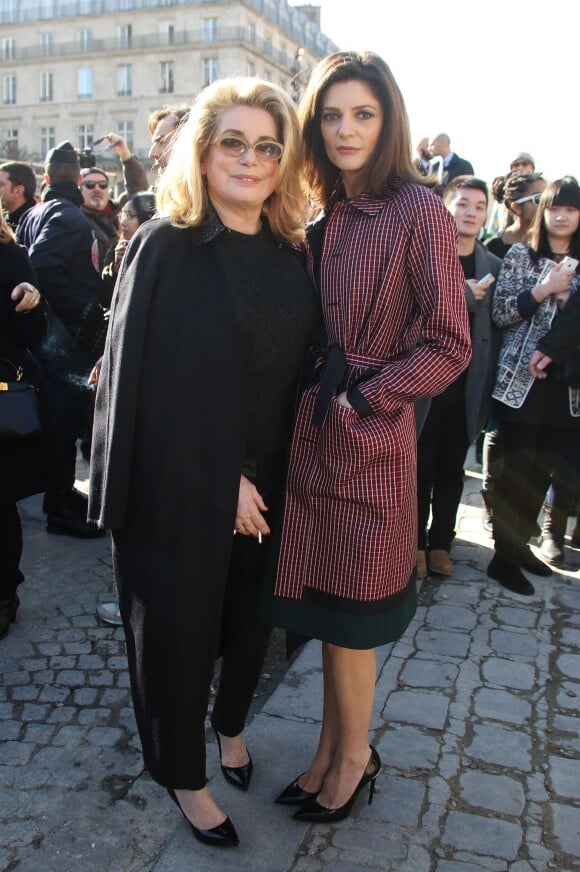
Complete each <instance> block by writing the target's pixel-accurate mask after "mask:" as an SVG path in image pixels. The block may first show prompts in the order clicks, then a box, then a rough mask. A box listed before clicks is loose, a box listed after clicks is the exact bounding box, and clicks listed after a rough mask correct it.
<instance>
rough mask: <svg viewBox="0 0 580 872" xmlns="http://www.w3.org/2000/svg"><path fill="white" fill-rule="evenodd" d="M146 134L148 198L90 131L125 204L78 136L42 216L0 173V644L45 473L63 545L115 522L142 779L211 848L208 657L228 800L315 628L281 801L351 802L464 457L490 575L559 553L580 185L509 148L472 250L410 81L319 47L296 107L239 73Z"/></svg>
mask: <svg viewBox="0 0 580 872" xmlns="http://www.w3.org/2000/svg"><path fill="white" fill-rule="evenodd" d="M149 131H150V134H151V138H152V145H151V151H150V157H151V158H152V160H153V161H154V171H155V172H156V174H157V178H156V180H155V183H154V185H152V186H151V187H150V186H149V182H148V179H147V174H146V172H145V170H144V168H143V166H142V165H141V164H140V162H139V161H138V160H137V159H136V158H135V156H134V155H132V154H131V153H130V151H129V149H128V147H127V143H126V142H125V141H124V140H123V139H122V138H121V137H120V136H118V135H116V134H109V136H108V137H107V140H108V143H109V145H110V147H111V148H112V149H113V150H114V151H115V152H116V153H117V155H118V157H119V158H120V160H121V162H122V167H123V175H124V180H125V189H126V190H125V193H124V194H123V196H122V197H121V198H120V199H119V200H113V199H112V198H111V192H110V177H109V174H108V173H107V172H106V171H105V170H104V169H103V168H100V167H98V166H97V165H96V163H94V164H93V165H91V166H85V167H84V168H82V167H81V162H80V157H79V153H78V151H77V150H76V149H75V148H74V147H73V145H72V144H71V143H69V142H63V143H60V144H59V145H58V146H56V147H55V148H53V149H51V151H50V152H49V153H48V155H47V158H46V167H45V175H44V184H43V190H42V196H41V200H40V202H38V203H37V202H36V179H35V177H34V173H33V171H32V168H31V167H30V166H29V165H26V164H24V163H21V162H14V161H13V162H7V163H4V164H0V199H1V203H2V204H3V207H4V210H5V211H6V213H7V214H6V218H4V216H3V213H2V212H1V211H0V217H1V227H0V258H1V262H2V279H1V285H0V295H1V296H0V366H1V365H2V364H4V363H5V364H6V365H7V371H6V374H4V369H0V377H2V378H4V379H6V381H5V382H0V389H1V388H2V384H6V386H7V387H6V389H5V390H7V391H8V390H9V389H10V388H11V385H13V383H14V382H17V381H19V380H20V379H21V378H22V377H24V379H25V381H27V382H28V383H30V384H31V385H32V386H33V388H34V390H35V392H36V393H37V394H38V397H39V400H40V412H41V415H40V417H41V421H42V426H41V428H40V430H39V431H38V432H34V433H32V434H29V435H27V436H25V437H19V438H16V437H15V436H14V435H13V434H12V435H10V436H6V435H4V434H3V431H2V430H0V440H2V446H3V450H2V463H3V464H8V467H9V468H10V479H9V480H10V487H9V488H7V489H5V490H3V493H2V501H1V503H0V552H2V557H3V558H6V559H3V560H2V562H1V569H0V638H1V637H3V636H5V635H6V634H7V632H8V630H9V628H10V623H11V622H12V621H14V619H15V617H16V611H17V608H18V604H19V599H18V594H17V588H18V586H19V584H20V583H21V582H22V581H23V576H22V573H21V571H20V568H19V562H20V556H21V552H22V534H21V529H20V521H19V518H18V511H17V507H16V502H17V501H18V500H19V499H21V498H22V497H24V496H27V495H29V494H31V493H39V492H44V494H45V496H44V503H43V506H44V510H45V512H46V514H47V531H48V532H49V533H51V534H61V535H72V536H76V537H79V538H94V537H99V536H103V535H105V531H107V530H110V531H111V534H112V543H113V565H114V574H115V582H116V586H117V592H118V600H117V601H116V602H113V603H110V604H106V607H103V606H101V607H100V608H99V616H100V617H101V618H102V619H103V620H106V621H109V622H110V623H122V625H123V627H124V631H125V637H126V642H127V653H128V662H129V674H130V680H131V690H132V696H133V702H134V706H135V713H136V719H137V725H138V729H139V735H140V739H141V743H142V748H143V754H144V759H145V763H146V766H147V769H148V771H149V773H150V774H151V776H152V778H153V779H154V780H155V781H157V782H158V783H159V784H160V785H162V786H164V787H165V788H166V789H167V791H168V792H169V795H170V796H171V798H172V799H173V801H174V802H175V803H176V804H177V806H178V807H179V809H180V811H181V812H182V814H183V815H184V817H185V818H186V820H187V822H188V824H189V825H190V827H191V830H192V833H193V835H194V836H195V837H196V838H197V839H198V840H199V841H201V842H204V843H206V844H209V845H213V846H218V847H233V846H236V845H237V844H239V837H238V834H237V832H236V829H235V826H234V824H233V822H232V821H231V820H230V818H229V816H228V815H227V813H226V812H225V811H224V810H223V809H222V808H221V807H220V806H219V805H218V803H217V802H216V801H215V799H214V798H213V796H212V794H211V792H210V790H209V788H208V786H207V778H206V749H205V718H206V714H207V709H208V700H209V692H210V682H211V679H212V675H213V670H214V664H215V661H216V659H218V658H221V674H220V683H219V688H218V692H217V695H216V699H215V703H214V706H213V711H212V714H211V725H212V727H213V729H214V731H215V734H216V737H217V743H218V748H219V753H220V760H221V769H222V773H223V775H224V778H225V779H226V781H227V782H228V783H229V784H230V785H232V786H233V787H235V788H237V789H239V790H244V791H247V790H248V789H249V788H250V783H251V779H252V773H253V769H254V765H259V762H258V760H257V759H254V758H253V757H252V756H251V754H250V751H249V750H248V748H247V746H246V743H245V740H244V735H243V731H244V724H245V721H246V717H247V713H248V710H249V706H250V701H251V699H252V696H253V693H254V690H255V687H256V684H257V681H258V678H259V675H260V671H261V668H262V663H263V659H264V656H265V653H266V650H267V645H268V640H269V634H270V628H271V627H272V626H277V627H282V628H285V629H286V630H288V631H289V633H291V634H292V636H293V638H301V639H304V638H315V639H319V640H321V641H322V663H323V677H324V699H323V717H322V725H321V731H320V737H319V741H318V745H317V747H316V749H314V750H313V756H312V760H311V763H310V766H309V768H308V770H307V771H306V772H304V773H301V774H300V775H298V776H297V777H296V779H295V780H294V781H293V782H291V783H290V784H289V785H288V786H287V787H285V788H284V789H283V790H282V791H281V792H280V793H279V795H278V797H277V799H276V802H277V803H279V804H280V805H284V806H289V807H291V808H292V809H293V813H294V814H293V816H294V818H295V819H297V820H300V821H308V822H323V823H324V822H331V821H339V820H342V819H344V818H345V817H347V816H348V815H349V814H350V813H351V810H352V807H353V804H354V802H355V800H356V798H357V796H358V795H359V794H360V793H361V792H362V791H363V790H364V789H366V788H368V790H369V802H370V801H371V800H372V797H373V791H374V786H375V782H376V778H377V776H378V774H379V772H380V769H381V761H380V758H379V755H378V753H377V751H376V749H375V748H373V747H372V745H369V742H368V731H369V724H370V716H371V711H372V705H373V699H374V689H375V656H374V649H375V647H377V646H379V645H382V644H384V643H386V642H389V641H394V640H396V639H398V638H400V637H401V636H402V634H403V633H404V632H405V629H406V628H407V626H408V624H409V622H410V621H411V619H412V618H413V615H414V614H415V610H416V604H417V588H416V582H417V581H421V580H423V579H425V578H426V577H427V575H428V574H432V575H435V576H440V577H446V576H450V575H452V573H453V569H454V567H453V561H452V559H451V556H450V552H451V550H452V543H453V540H454V536H455V524H456V518H457V511H458V507H459V502H460V498H461V492H462V487H463V468H464V463H465V458H466V454H467V451H468V448H469V446H470V444H472V443H473V442H475V441H477V440H479V441H480V442H483V455H484V456H483V460H484V486H483V499H484V508H485V509H486V520H487V521H488V522H489V523H490V524H491V530H492V532H493V536H494V544H495V553H494V556H493V558H492V560H491V562H490V564H489V568H488V575H489V576H490V578H492V579H494V580H496V581H497V582H499V584H501V585H502V586H504V587H505V588H508V589H509V590H511V591H513V592H515V593H517V594H520V595H524V596H526V595H531V594H533V593H534V588H533V586H532V584H531V582H530V581H529V579H528V578H527V576H526V575H524V571H528V572H532V573H534V574H536V575H547V574H549V573H550V572H551V569H550V566H549V565H548V564H550V563H552V564H558V563H561V562H562V561H563V559H564V536H565V532H566V523H567V519H568V516H569V515H571V514H573V513H574V512H575V505H576V500H577V497H578V460H577V457H578V452H577V450H576V449H577V439H578V429H577V427H578V424H577V422H578V420H579V419H580V361H579V366H578V367H577V366H576V365H575V364H576V356H577V349H578V344H579V340H580V326H579V324H578V311H579V306H578V303H577V300H580V296H579V295H578V294H577V291H578V288H579V278H578V276H579V274H580V273H579V271H578V260H580V188H579V186H578V182H577V181H576V179H574V178H573V177H571V176H567V177H564V178H562V179H560V180H556V181H552V182H549V183H546V181H545V180H544V179H543V178H542V176H541V174H539V173H537V172H536V171H535V166H534V162H533V159H532V158H531V155H529V154H528V153H525V152H522V153H520V154H519V155H517V156H516V158H514V160H513V161H512V164H511V166H510V171H509V173H507V174H506V175H505V176H504V177H501V178H498V179H496V180H495V181H494V184H493V188H492V192H493V196H494V197H495V198H496V200H497V202H498V203H499V204H501V207H502V209H503V211H504V219H505V220H504V225H503V226H501V228H500V229H499V230H498V232H497V233H496V235H495V236H493V237H492V238H489V239H486V240H485V242H483V241H482V240H484V236H485V226H486V224H487V222H488V215H489V212H490V202H489V199H490V197H489V191H488V187H487V185H486V183H485V182H484V181H482V180H481V179H479V178H477V177H476V176H475V175H474V171H473V167H472V165H471V163H470V162H469V161H467V160H465V159H463V158H460V157H459V156H458V155H456V154H455V153H454V152H453V151H452V150H451V140H450V137H449V136H448V135H447V134H446V133H439V134H437V135H436V136H434V137H432V138H431V139H429V138H425V139H424V140H422V141H421V143H420V144H419V146H418V148H417V157H416V159H413V155H412V149H411V143H410V136H409V127H408V121H407V115H406V110H405V105H404V101H403V97H402V95H401V93H400V90H399V88H398V86H397V83H396V81H395V80H394V78H393V76H392V73H391V71H390V69H389V68H388V66H387V65H386V64H385V63H384V61H383V60H382V59H381V58H379V57H378V56H376V55H374V54H371V53H364V54H359V53H354V52H339V53H336V54H334V55H331V56H329V57H327V58H325V59H323V60H322V61H321V62H320V63H319V64H318V66H317V67H316V68H315V70H314V71H313V73H312V75H311V78H310V81H309V84H308V86H307V88H306V91H305V94H304V95H303V98H302V101H301V103H300V106H299V107H298V111H296V107H295V105H294V103H293V101H292V100H291V99H290V97H289V96H288V95H286V94H285V92H284V91H283V90H282V89H281V88H279V87H277V86H275V85H273V84H272V83H270V82H264V81H261V80H259V79H255V78H248V79H246V78H233V79H228V80H219V81H217V82H214V83H213V84H212V85H210V86H208V87H207V88H205V89H203V90H202V91H201V92H200V94H199V95H198V96H197V98H196V100H195V101H194V103H193V106H192V107H187V106H166V107H163V108H161V109H159V110H157V111H155V112H153V113H152V115H151V117H150V119H149ZM307 219H311V220H308V221H307ZM5 264H6V266H5ZM31 352H32V353H31ZM12 370H15V371H16V372H17V373H20V375H18V376H15V375H14V374H13V373H12ZM95 395H96V396H95ZM1 414H2V410H1V395H0V416H1ZM0 423H1V422H0ZM484 434H485V436H484ZM79 446H80V449H81V450H82V451H83V452H84V454H85V456H86V457H87V459H89V458H90V462H91V481H90V493H89V499H88V500H87V498H86V496H85V495H84V494H82V493H81V492H80V491H78V490H77V489H76V488H75V486H74V482H75V464H76V457H77V451H78V450H79ZM8 467H7V468H8ZM544 504H545V508H544V528H543V531H544V541H543V543H542V556H543V558H544V559H542V560H540V559H539V558H538V557H536V556H535V554H534V553H533V552H532V551H531V549H530V547H529V541H530V538H531V537H533V536H534V534H535V532H536V527H537V523H538V516H539V514H540V511H541V509H542V506H543V505H544Z"/></svg>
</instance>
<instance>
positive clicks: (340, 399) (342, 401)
mask: <svg viewBox="0 0 580 872" xmlns="http://www.w3.org/2000/svg"><path fill="white" fill-rule="evenodd" d="M336 402H337V403H338V405H339V406H344V408H345V409H352V405H351V404H350V403H349V401H348V398H347V396H346V391H343V392H342V394H337V396H336Z"/></svg>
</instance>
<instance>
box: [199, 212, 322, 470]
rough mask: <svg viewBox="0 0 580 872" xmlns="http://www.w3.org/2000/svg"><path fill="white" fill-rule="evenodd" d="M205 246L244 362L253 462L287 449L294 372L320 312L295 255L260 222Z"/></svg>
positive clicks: (248, 448) (248, 454) (249, 449)
mask: <svg viewBox="0 0 580 872" xmlns="http://www.w3.org/2000/svg"><path fill="white" fill-rule="evenodd" d="M213 244H214V246H215V251H216V254H217V256H218V258H219V260H220V265H221V268H222V270H223V273H224V275H225V278H226V283H227V286H228V291H229V293H230V295H231V298H232V302H233V307H234V316H235V320H236V327H237V330H238V333H239V338H240V344H241V350H242V356H243V359H244V362H245V366H246V379H247V398H248V430H247V439H246V447H245V457H246V458H252V459H255V458H259V457H264V456H265V455H268V454H274V453H277V452H280V451H284V450H285V449H286V447H287V441H288V434H289V432H290V428H291V421H292V413H293V410H294V403H295V398H296V390H297V381H296V374H297V372H298V371H299V368H300V363H301V361H302V359H303V357H304V354H305V351H306V348H307V346H308V344H309V342H310V340H311V337H312V335H313V333H314V331H315V329H316V327H317V324H318V321H319V318H320V310H319V306H318V304H317V300H316V296H315V294H314V292H313V287H312V283H311V282H310V280H309V278H308V276H307V274H306V272H305V271H304V268H303V266H302V264H301V263H300V260H299V257H298V255H297V254H294V253H293V252H292V251H291V250H290V249H289V248H288V246H286V245H284V244H283V243H280V242H279V241H278V240H277V239H276V237H275V236H274V234H273V233H272V231H271V230H270V228H269V227H268V225H267V224H264V226H263V227H262V229H261V230H260V232H259V233H257V234H255V235H248V234H244V233H237V232H236V231H233V230H227V231H226V232H225V233H222V234H221V235H220V236H219V237H218V238H217V239H216V240H215V241H214V243H213ZM273 313H275V316H274V317H272V315H273Z"/></svg>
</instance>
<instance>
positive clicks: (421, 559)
mask: <svg viewBox="0 0 580 872" xmlns="http://www.w3.org/2000/svg"><path fill="white" fill-rule="evenodd" d="M426 578H427V556H426V554H425V552H424V551H417V581H424V579H426Z"/></svg>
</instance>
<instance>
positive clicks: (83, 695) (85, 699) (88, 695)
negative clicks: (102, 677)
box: [73, 687, 99, 705]
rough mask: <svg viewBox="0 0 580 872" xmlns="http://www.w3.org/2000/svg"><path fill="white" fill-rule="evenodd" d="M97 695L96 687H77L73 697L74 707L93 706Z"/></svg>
mask: <svg viewBox="0 0 580 872" xmlns="http://www.w3.org/2000/svg"><path fill="white" fill-rule="evenodd" d="M98 693H99V691H98V689H97V688H96V687H77V689H76V690H75V692H74V697H73V699H74V702H75V705H93V704H94V702H95V700H96V698H97V694H98Z"/></svg>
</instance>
